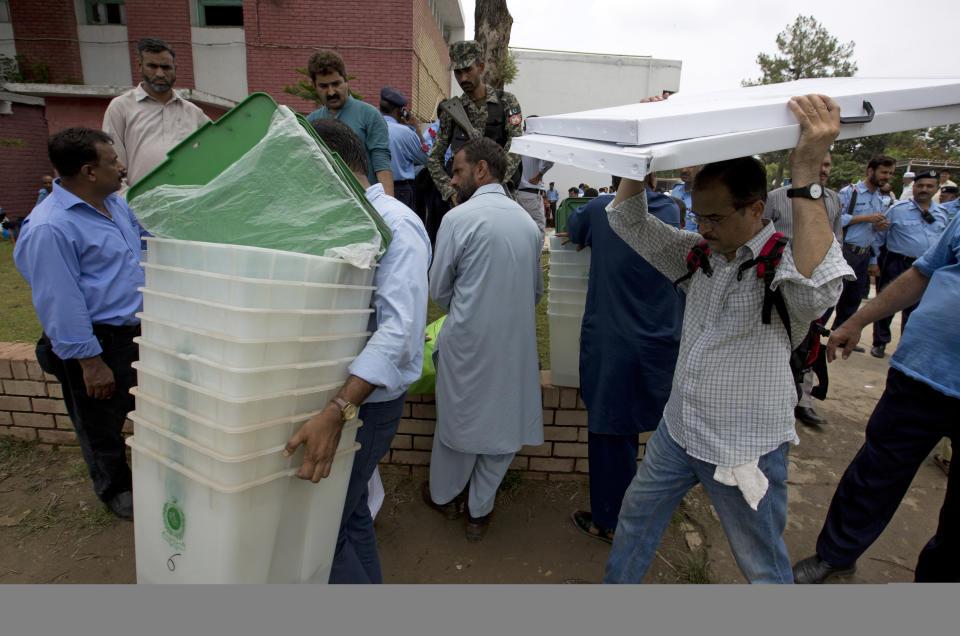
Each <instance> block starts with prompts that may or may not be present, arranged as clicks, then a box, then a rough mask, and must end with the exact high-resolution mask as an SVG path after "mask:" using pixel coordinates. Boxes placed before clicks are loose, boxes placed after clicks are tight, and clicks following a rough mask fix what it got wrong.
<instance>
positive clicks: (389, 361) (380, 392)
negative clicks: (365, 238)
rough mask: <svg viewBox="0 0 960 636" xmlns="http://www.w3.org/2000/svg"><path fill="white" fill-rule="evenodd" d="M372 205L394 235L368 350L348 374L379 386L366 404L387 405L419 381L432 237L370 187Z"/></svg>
mask: <svg viewBox="0 0 960 636" xmlns="http://www.w3.org/2000/svg"><path fill="white" fill-rule="evenodd" d="M367 199H368V200H369V201H370V203H372V204H373V207H374V208H376V210H377V212H378V213H379V214H380V216H382V217H383V220H384V222H386V224H387V226H388V227H389V228H390V231H391V232H393V238H392V239H391V241H390V246H389V247H388V248H387V251H386V253H384V255H383V258H381V259H380V266H379V267H378V268H377V273H376V274H374V277H373V284H374V285H376V286H377V289H376V291H375V292H373V299H372V301H371V303H370V304H371V306H372V307H373V308H374V309H375V311H374V314H373V316H371V317H370V326H369V330H370V331H372V332H373V335H372V336H370V340H368V341H367V345H366V346H365V347H364V348H363V351H361V352H360V355H359V356H357V359H356V360H354V361H353V362H352V363H351V364H350V369H349V370H350V373H351V375H355V376H357V377H359V378H362V379H364V380H366V381H367V382H369V383H370V384H374V385H376V386H377V388H376V389H374V391H373V393H371V394H370V397H368V398H367V399H366V401H367V402H388V401H390V400H395V399H396V398H398V397H400V396H401V395H403V393H404V392H405V391H406V390H407V387H409V386H410V385H411V384H413V383H414V382H416V381H417V380H418V379H419V378H420V372H421V371H422V369H423V337H424V334H425V333H426V328H427V297H428V289H427V271H428V270H429V268H430V258H431V249H430V238H429V237H428V236H427V231H426V230H425V229H424V227H423V222H421V221H420V219H419V218H417V215H416V214H414V213H413V212H412V211H411V210H410V208H408V207H407V206H405V205H404V204H402V203H400V202H399V201H397V200H396V199H394V198H393V197H391V196H389V195H387V194H386V193H385V192H384V191H383V186H382V185H380V184H379V183H377V184H374V185H372V186H370V187H369V188H367Z"/></svg>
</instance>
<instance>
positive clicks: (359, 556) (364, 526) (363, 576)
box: [329, 393, 407, 583]
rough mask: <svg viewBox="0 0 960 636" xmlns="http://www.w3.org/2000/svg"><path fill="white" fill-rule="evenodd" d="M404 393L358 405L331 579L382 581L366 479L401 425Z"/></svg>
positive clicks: (405, 396) (337, 581) (349, 581)
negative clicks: (356, 445)
mask: <svg viewBox="0 0 960 636" xmlns="http://www.w3.org/2000/svg"><path fill="white" fill-rule="evenodd" d="M406 400H407V394H406V393H404V394H403V395H401V396H400V397H398V398H396V399H395V400H390V401H389V402H372V403H367V404H364V405H363V406H361V407H360V420H361V421H362V422H363V426H361V427H360V429H359V430H358V431H357V441H358V442H360V448H359V449H357V453H356V455H355V456H354V458H353V471H352V472H351V473H350V484H349V485H348V486H347V498H346V501H345V503H344V505H343V517H342V520H341V521H340V533H339V534H338V535H337V550H336V552H335V553H334V555H333V565H332V566H331V568H330V579H329V582H330V583H382V582H383V576H382V575H381V573H380V555H379V554H377V535H376V534H375V533H374V531H373V517H371V516H370V508H369V507H368V506H367V482H369V481H370V477H371V476H372V475H373V470H374V469H375V468H376V467H377V464H378V463H379V462H380V460H381V459H383V456H384V455H386V454H387V451H388V450H390V442H392V441H393V436H394V435H395V434H396V432H397V426H399V425H400V418H401V417H402V416H403V404H404V402H406Z"/></svg>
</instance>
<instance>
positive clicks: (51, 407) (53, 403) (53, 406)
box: [32, 398, 67, 415]
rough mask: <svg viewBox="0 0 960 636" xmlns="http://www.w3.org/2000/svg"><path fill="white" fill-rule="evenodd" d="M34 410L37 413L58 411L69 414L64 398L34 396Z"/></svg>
mask: <svg viewBox="0 0 960 636" xmlns="http://www.w3.org/2000/svg"><path fill="white" fill-rule="evenodd" d="M32 402H33V411H34V412H35V413H57V414H60V415H66V414H67V407H66V405H65V404H64V403H63V400H51V399H50V398H33V400H32Z"/></svg>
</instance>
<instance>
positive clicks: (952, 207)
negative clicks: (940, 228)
mask: <svg viewBox="0 0 960 636" xmlns="http://www.w3.org/2000/svg"><path fill="white" fill-rule="evenodd" d="M940 207H941V208H943V211H944V212H946V213H947V218H949V219H950V220H951V221H952V220H953V217H955V216H957V212H958V211H960V199H954V200H953V201H947V202H946V203H941V204H940Z"/></svg>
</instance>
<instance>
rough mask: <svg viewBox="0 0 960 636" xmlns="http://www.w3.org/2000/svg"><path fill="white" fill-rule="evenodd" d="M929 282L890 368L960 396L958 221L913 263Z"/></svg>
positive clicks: (959, 250) (952, 222)
mask: <svg viewBox="0 0 960 636" xmlns="http://www.w3.org/2000/svg"><path fill="white" fill-rule="evenodd" d="M913 266H914V267H916V268H917V269H918V270H919V271H920V273H921V274H923V275H924V276H928V277H929V278H930V282H929V283H928V284H927V289H926V291H924V293H923V298H921V299H920V304H919V306H918V307H917V308H916V309H915V310H914V311H913V313H911V314H910V322H909V323H908V324H907V328H906V329H905V330H904V332H903V336H902V337H901V338H900V344H898V345H897V351H896V352H895V353H894V354H893V357H891V358H890V366H891V367H893V368H895V369H898V370H900V371H902V372H903V373H906V374H907V375H909V376H910V377H912V378H914V379H916V380H919V381H920V382H924V383H926V384H928V385H930V386H931V387H933V388H934V389H936V390H937V391H940V392H941V393H945V394H946V395H949V396H951V397H955V398H960V321H958V320H957V307H960V219H957V218H954V219H953V221H951V222H950V225H949V226H947V229H946V231H944V233H943V234H941V235H940V240H938V241H937V243H936V245H934V246H933V247H931V248H930V249H929V250H927V252H926V253H925V254H924V255H923V256H921V257H920V259H918V260H917V261H916V262H914V264H913Z"/></svg>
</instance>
